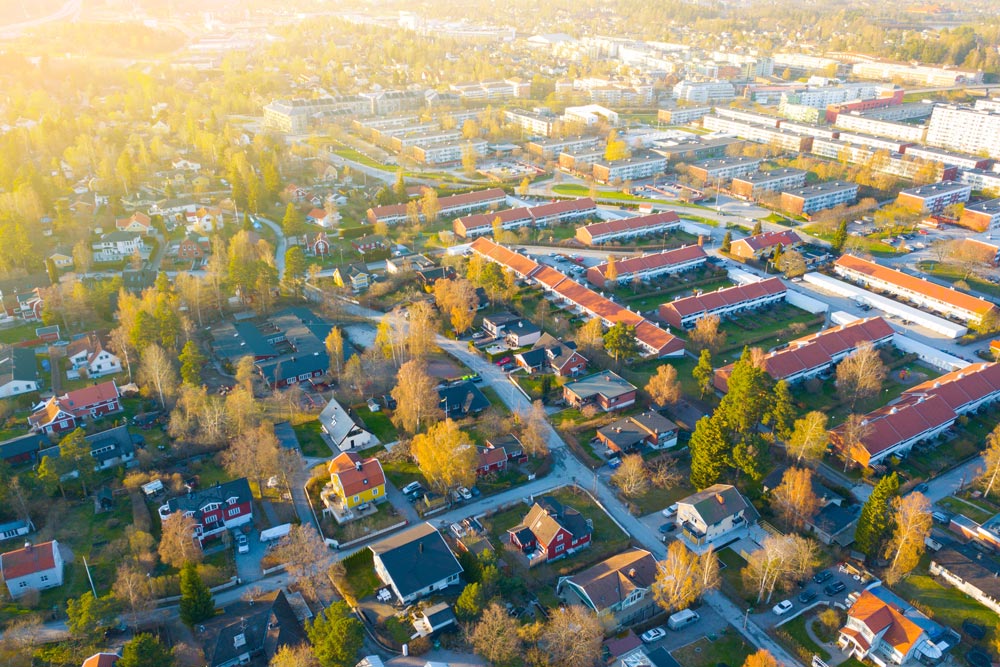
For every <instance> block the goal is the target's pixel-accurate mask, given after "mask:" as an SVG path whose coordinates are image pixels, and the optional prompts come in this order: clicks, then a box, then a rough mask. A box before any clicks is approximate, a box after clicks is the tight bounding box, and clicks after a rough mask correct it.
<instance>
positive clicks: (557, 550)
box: [556, 544, 566, 553]
mask: <svg viewBox="0 0 1000 667" xmlns="http://www.w3.org/2000/svg"><path fill="white" fill-rule="evenodd" d="M565 547H566V545H565V544H557V545H556V553H559V552H561V551H562V550H563V549H564V548H565Z"/></svg>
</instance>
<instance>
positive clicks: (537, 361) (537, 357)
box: [514, 347, 547, 368]
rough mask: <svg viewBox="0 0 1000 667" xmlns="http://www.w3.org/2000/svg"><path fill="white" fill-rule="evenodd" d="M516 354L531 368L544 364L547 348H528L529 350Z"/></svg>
mask: <svg viewBox="0 0 1000 667" xmlns="http://www.w3.org/2000/svg"><path fill="white" fill-rule="evenodd" d="M514 356H515V357H518V358H519V359H520V360H521V361H523V362H524V365H525V366H529V367H531V368H534V367H536V366H541V365H543V364H544V363H545V360H546V358H547V357H546V354H545V350H544V349H543V348H540V347H536V348H534V349H532V350H528V351H527V352H518V353H517V354H515V355H514Z"/></svg>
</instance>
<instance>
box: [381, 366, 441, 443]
mask: <svg viewBox="0 0 1000 667" xmlns="http://www.w3.org/2000/svg"><path fill="white" fill-rule="evenodd" d="M436 384H437V383H436V382H434V380H433V379H431V377H430V376H429V375H427V367H426V365H425V364H424V363H423V362H422V361H420V360H418V359H413V360H411V361H408V362H406V363H405V364H403V365H402V367H400V369H399V375H398V379H397V383H396V387H395V389H393V390H392V397H393V398H394V399H395V400H396V406H397V407H396V410H395V411H394V412H393V414H392V420H393V423H395V424H396V425H397V426H399V427H400V428H402V429H403V430H405V431H407V432H409V433H416V432H417V431H419V430H420V427H421V426H423V425H424V424H426V423H427V422H429V421H436V420H438V419H440V418H441V409H440V407H438V405H439V399H438V394H437V390H436V389H435V386H436Z"/></svg>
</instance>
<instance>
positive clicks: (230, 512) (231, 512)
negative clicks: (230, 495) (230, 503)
mask: <svg viewBox="0 0 1000 667" xmlns="http://www.w3.org/2000/svg"><path fill="white" fill-rule="evenodd" d="M226 515H227V516H230V517H234V516H239V515H240V508H239V507H233V508H231V509H229V510H228V511H227V512H226Z"/></svg>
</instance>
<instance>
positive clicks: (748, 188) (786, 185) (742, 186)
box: [730, 167, 806, 199]
mask: <svg viewBox="0 0 1000 667" xmlns="http://www.w3.org/2000/svg"><path fill="white" fill-rule="evenodd" d="M805 184H806V172H804V171H802V170H801V169H790V168H787V167H786V168H782V169H774V170H772V171H758V172H756V173H754V174H748V175H746V176H739V177H736V178H734V179H733V184H732V185H731V186H730V189H731V190H732V192H733V194H735V195H736V196H738V197H743V198H744V199H757V198H759V197H761V196H762V195H765V194H768V193H771V192H781V191H782V190H792V189H795V188H801V187H803V186H805Z"/></svg>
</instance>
